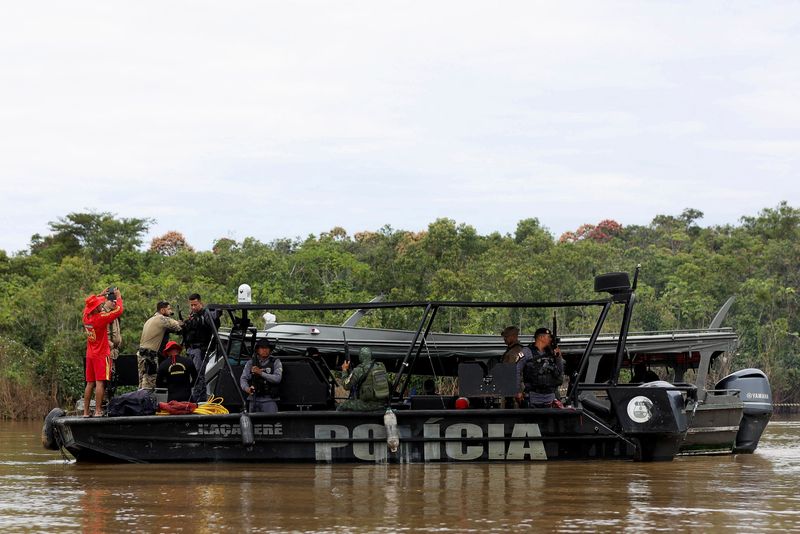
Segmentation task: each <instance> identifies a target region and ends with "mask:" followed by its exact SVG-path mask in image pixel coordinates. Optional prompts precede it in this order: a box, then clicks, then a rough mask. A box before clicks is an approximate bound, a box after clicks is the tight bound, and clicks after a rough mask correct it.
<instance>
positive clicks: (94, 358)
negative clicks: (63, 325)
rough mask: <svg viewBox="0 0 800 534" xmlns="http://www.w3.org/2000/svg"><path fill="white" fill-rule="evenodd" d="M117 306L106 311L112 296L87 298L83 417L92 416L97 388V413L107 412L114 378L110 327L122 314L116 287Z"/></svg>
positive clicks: (84, 320)
mask: <svg viewBox="0 0 800 534" xmlns="http://www.w3.org/2000/svg"><path fill="white" fill-rule="evenodd" d="M113 296H114V299H113V302H114V304H115V305H114V307H113V308H112V309H111V311H107V312H106V311H103V309H102V307H103V304H104V303H105V302H107V301H108V300H109V297H108V295H105V294H101V295H91V296H89V297H86V300H85V306H84V308H83V329H84V331H85V332H86V389H85V391H84V394H83V416H84V417H91V414H90V413H89V402H90V401H91V399H92V390H93V389H94V390H95V391H94V395H95V396H94V415H96V416H100V415H103V396H104V395H105V388H106V382H108V381H109V380H111V349H110V348H109V346H108V334H107V331H106V328H108V325H109V324H111V323H112V322H113V321H114V320H115V319H117V318H118V317H119V316H120V315H122V294H121V293H120V291H119V289H116V288H114V293H113Z"/></svg>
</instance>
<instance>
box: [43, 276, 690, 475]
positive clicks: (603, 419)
mask: <svg viewBox="0 0 800 534" xmlns="http://www.w3.org/2000/svg"><path fill="white" fill-rule="evenodd" d="M637 277H638V268H637V272H636V275H635V276H634V280H633V284H631V282H630V278H629V276H628V274H627V273H609V274H605V275H600V276H597V277H595V280H594V289H595V291H597V292H602V293H606V294H607V296H605V297H602V298H597V299H593V300H583V301H571V302H450V301H415V302H399V303H387V302H372V303H347V304H269V305H261V304H252V303H247V302H240V303H238V304H232V305H221V304H219V305H209V306H208V308H215V309H219V310H222V311H223V312H225V313H226V314H227V316H228V317H229V318H230V322H231V326H230V327H229V328H228V329H227V330H226V331H225V332H223V333H220V332H215V335H214V339H213V340H212V344H213V345H214V346H213V347H212V349H213V350H211V351H209V354H208V356H207V358H208V362H207V364H208V365H207V366H206V378H207V388H208V391H209V393H211V394H215V395H218V396H222V397H224V398H225V399H226V406H227V407H228V408H229V410H230V411H231V412H232V413H230V414H224V415H216V414H215V415H195V414H192V415H171V416H158V415H146V416H127V417H99V418H86V419H84V418H81V417H75V416H66V415H65V414H64V412H63V411H62V410H60V409H55V410H53V411H52V412H51V413H50V414H49V415H48V416H47V418H46V421H45V425H44V428H43V441H44V443H45V446H47V447H49V448H53V449H62V450H65V451H68V452H69V453H70V454H71V455H72V456H74V457H75V459H76V460H77V461H79V462H141V463H150V462H213V461H227V462H232V461H241V462H323V463H338V462H371V463H383V462H392V463H406V462H463V461H532V460H594V459H598V460H599V459H632V460H638V461H668V460H672V459H673V458H674V457H675V456H676V455H677V454H678V453H679V451H680V448H681V445H682V444H683V443H684V441H685V439H686V436H687V432H688V430H689V420H690V417H689V410H690V409H691V407H692V406H693V403H696V402H697V399H698V390H697V387H696V386H695V385H693V384H683V383H679V384H671V383H668V382H663V381H658V382H653V383H647V384H630V383H625V382H623V381H622V380H620V376H621V370H622V369H623V367H624V364H625V362H626V358H627V357H628V352H627V350H626V348H627V340H628V331H629V325H630V321H631V315H632V313H633V308H634V304H635V301H636V297H635V287H636V279H637ZM451 308H452V309H494V308H507V309H514V308H517V309H532V310H541V309H559V308H582V309H585V310H587V311H591V310H594V311H595V312H596V313H597V320H596V323H595V325H594V328H593V330H592V332H591V334H590V335H589V336H588V339H587V340H586V342H585V344H584V346H583V348H582V351H581V353H580V355H579V357H577V359H575V360H574V361H573V364H572V369H571V373H570V374H571V376H570V384H569V387H568V389H567V390H566V392H565V394H564V397H563V400H564V401H565V405H566V406H565V407H563V408H555V407H546V408H535V407H534V408H511V407H501V406H502V403H501V402H499V401H500V400H501V399H504V398H508V397H513V396H514V395H515V393H516V392H517V390H518V385H517V384H518V379H517V371H516V366H515V364H506V363H493V362H492V364H491V365H489V364H487V362H486V361H483V360H482V359H481V358H480V357H476V356H475V355H474V354H470V353H469V351H468V350H465V351H463V352H458V353H450V354H447V355H444V356H441V357H436V358H434V357H432V356H430V355H429V351H428V349H429V343H428V339H429V336H430V334H431V330H432V327H433V322H434V319H435V318H436V316H437V314H440V313H442V312H443V310H448V309H451ZM267 309H269V310H270V311H276V310H278V311H287V312H289V311H299V312H306V311H311V310H315V311H322V312H327V311H342V310H378V309H384V310H387V309H392V310H395V311H398V310H399V311H401V312H402V313H405V314H412V313H419V314H421V317H419V320H418V323H417V327H416V330H415V331H414V335H413V337H412V339H411V340H410V341H409V342H408V343H407V346H406V350H405V352H404V353H403V354H401V355H398V354H396V353H394V352H391V351H384V352H381V350H380V349H377V350H375V351H374V352H373V356H374V358H375V359H377V360H379V361H382V362H383V363H384V364H385V366H386V368H387V369H388V370H389V371H390V372H391V376H392V379H391V382H390V388H389V398H388V399H387V401H386V403H385V404H386V406H385V408H384V409H381V410H380V411H372V412H343V411H336V410H335V401H336V399H335V395H336V391H337V388H336V377H335V376H333V374H332V373H331V369H332V368H333V367H335V365H336V361H335V357H336V355H334V354H327V355H326V354H323V355H322V357H313V356H306V355H305V354H297V353H291V352H287V353H284V354H281V353H280V343H278V346H279V350H278V351H276V355H278V357H279V358H280V359H281V362H282V364H283V380H282V382H281V384H280V388H279V397H280V400H279V412H278V413H270V414H268V413H248V412H247V404H246V403H245V399H244V395H243V392H242V390H241V388H240V387H239V386H238V379H239V376H238V375H240V374H241V370H242V368H243V366H244V364H245V363H246V362H247V361H248V359H250V358H251V357H252V354H253V352H254V347H255V344H256V342H257V341H258V340H259V339H261V338H263V337H264V333H263V332H261V331H259V330H258V329H257V328H255V327H254V326H253V325H252V322H251V321H250V318H249V317H250V314H251V313H253V312H261V311H265V310H267ZM613 310H618V311H617V312H614V311H613ZM610 316H613V317H616V324H617V326H616V329H617V333H616V334H615V335H614V340H613V343H612V345H613V350H612V351H610V352H608V353H605V352H603V351H601V350H600V349H599V347H598V339H600V337H601V333H602V332H603V329H604V328H611V323H612V321H610V320H609V317H610ZM342 345H343V348H344V350H343V354H342V357H348V356H349V357H351V358H352V359H353V365H355V364H356V363H357V355H356V353H355V352H356V351H358V350H360V348H361V347H360V346H359V345H358V343H354V342H348V340H346V339H343V340H342ZM598 370H602V372H598ZM431 374H436V375H437V376H449V377H452V378H453V379H454V380H455V379H456V378H457V383H458V386H457V387H458V391H457V392H455V393H454V394H452V395H411V394H410V384H411V381H412V377H414V376H415V375H431Z"/></svg>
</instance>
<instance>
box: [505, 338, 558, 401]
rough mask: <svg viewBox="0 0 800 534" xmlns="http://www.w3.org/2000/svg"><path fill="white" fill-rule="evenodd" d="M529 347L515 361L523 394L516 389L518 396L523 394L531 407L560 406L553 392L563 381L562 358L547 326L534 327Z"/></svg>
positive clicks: (519, 397) (521, 397) (519, 398)
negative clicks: (528, 351) (535, 328)
mask: <svg viewBox="0 0 800 534" xmlns="http://www.w3.org/2000/svg"><path fill="white" fill-rule="evenodd" d="M530 350H531V354H530V355H527V354H526V355H525V356H523V357H522V359H520V360H519V362H517V369H518V370H521V372H520V373H518V374H520V375H521V376H522V386H523V391H524V396H523V393H519V394H517V399H518V400H520V401H521V400H523V398H526V400H527V401H528V407H530V408H549V407H553V408H560V407H562V406H561V402H560V401H558V400H557V399H556V392H557V391H558V388H559V387H560V386H561V384H562V383H563V382H564V359H563V358H562V357H561V349H559V348H558V345H557V344H555V343H553V333H552V332H551V331H550V329H549V328H539V329H538V330H536V332H535V333H534V334H533V344H531V346H530Z"/></svg>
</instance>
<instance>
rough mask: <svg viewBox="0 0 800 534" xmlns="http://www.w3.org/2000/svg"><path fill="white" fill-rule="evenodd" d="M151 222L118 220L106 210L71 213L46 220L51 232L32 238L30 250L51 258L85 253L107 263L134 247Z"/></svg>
mask: <svg viewBox="0 0 800 534" xmlns="http://www.w3.org/2000/svg"><path fill="white" fill-rule="evenodd" d="M154 222H155V221H153V220H152V219H137V218H130V219H117V218H115V215H114V214H112V213H108V212H102V213H95V212H89V213H70V214H69V215H67V216H66V217H61V218H59V219H58V221H56V222H50V223H49V226H50V230H51V231H52V232H53V234H52V235H49V236H47V237H44V238H43V237H42V236H40V235H39V234H35V235H34V236H32V237H31V247H30V248H31V253H34V254H45V255H48V256H49V257H50V258H51V259H53V260H54V261H60V260H61V259H62V258H65V257H67V256H77V255H81V254H85V255H87V256H88V257H89V258H91V260H92V261H93V262H95V263H107V262H109V261H111V258H112V257H113V256H114V255H115V254H117V253H119V252H121V251H123V250H136V249H137V248H138V247H139V246H140V245H141V244H142V236H143V235H144V234H145V232H147V229H148V228H149V227H150V225H151V224H153V223H154Z"/></svg>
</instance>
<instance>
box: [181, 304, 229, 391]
mask: <svg viewBox="0 0 800 534" xmlns="http://www.w3.org/2000/svg"><path fill="white" fill-rule="evenodd" d="M189 308H190V309H191V310H192V312H191V313H190V314H189V317H187V318H186V320H185V321H184V322H183V342H184V344H185V345H186V355H187V356H188V357H189V358H191V360H192V362H193V363H194V366H195V368H196V369H197V380H196V382H195V384H194V387H193V388H192V401H194V402H199V401H204V400H206V368H205V366H204V365H203V363H204V360H205V356H206V351H207V350H208V346H209V344H210V343H211V338H213V337H214V328H212V325H211V323H212V321H213V324H214V326H215V327H216V328H219V316H220V313H221V311H220V310H217V311H216V312H211V311H206V308H205V306H204V305H203V301H202V300H201V299H200V294H198V293H192V294H191V295H189Z"/></svg>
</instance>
